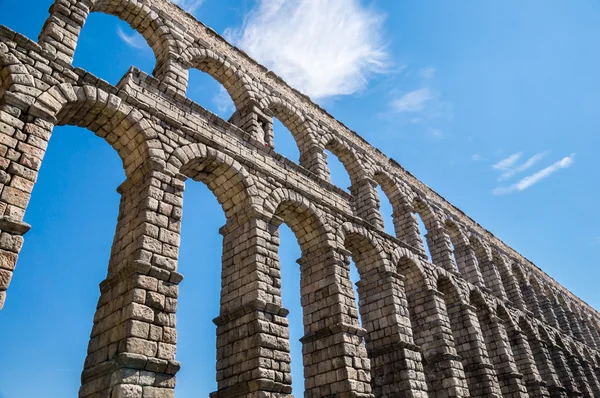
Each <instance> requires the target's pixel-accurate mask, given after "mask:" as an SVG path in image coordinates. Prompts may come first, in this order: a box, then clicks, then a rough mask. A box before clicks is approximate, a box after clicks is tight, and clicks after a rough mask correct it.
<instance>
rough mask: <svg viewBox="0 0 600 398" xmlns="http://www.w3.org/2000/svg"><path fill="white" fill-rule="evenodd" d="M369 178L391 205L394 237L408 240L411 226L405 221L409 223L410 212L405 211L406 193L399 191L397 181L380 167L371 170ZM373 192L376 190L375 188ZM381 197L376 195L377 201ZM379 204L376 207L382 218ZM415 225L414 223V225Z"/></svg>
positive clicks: (406, 209)
mask: <svg viewBox="0 0 600 398" xmlns="http://www.w3.org/2000/svg"><path fill="white" fill-rule="evenodd" d="M371 173H372V175H371V178H372V179H373V181H375V183H376V184H377V185H379V186H380V187H381V190H382V191H383V193H384V194H385V196H386V197H387V199H388V200H389V202H390V205H391V206H392V222H393V224H394V231H395V234H396V237H398V238H399V239H403V240H405V241H407V243H408V241H409V240H410V238H409V236H410V234H411V226H410V225H407V221H408V222H409V223H410V222H411V221H410V218H411V217H410V214H409V215H406V214H405V213H406V212H407V211H408V210H409V208H408V207H407V205H408V200H407V198H406V195H405V194H404V193H403V192H402V191H401V189H400V187H399V186H398V184H397V182H396V181H395V180H394V178H393V177H392V176H390V175H389V174H388V173H386V172H385V171H384V170H382V169H381V168H376V169H374V170H372V171H371ZM375 194H377V191H376V190H375ZM381 199H382V198H379V197H378V200H379V202H381ZM380 209H381V206H379V208H378V209H377V210H378V211H379V213H380V217H381V219H382V220H383V215H381V210H380ZM415 227H416V225H415ZM409 244H410V243H409Z"/></svg>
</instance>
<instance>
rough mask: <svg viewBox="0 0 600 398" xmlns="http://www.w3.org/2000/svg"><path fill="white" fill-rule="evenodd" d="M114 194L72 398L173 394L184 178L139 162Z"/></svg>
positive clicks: (166, 395) (116, 397)
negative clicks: (114, 212)
mask: <svg viewBox="0 0 600 398" xmlns="http://www.w3.org/2000/svg"><path fill="white" fill-rule="evenodd" d="M157 167H158V166H157ZM119 193H121V204H120V208H119V218H118V223H117V231H116V234H115V239H114V242H113V247H112V251H111V256H110V262H109V267H108V275H107V277H106V280H104V282H102V283H101V284H100V293H101V294H100V299H99V300H98V307H97V310H96V315H95V316H94V327H93V328H92V333H91V338H90V343H89V346H88V355H87V358H86V360H85V365H84V370H83V373H82V376H81V380H82V386H81V389H80V390H79V397H80V398H88V397H89V398H92V397H93V398H121V397H128V398H129V397H131V398H141V397H142V396H143V397H148V396H160V397H165V398H167V397H173V396H174V388H175V373H177V371H178V370H179V362H177V361H176V360H175V349H176V339H177V333H176V330H175V312H176V308H177V294H178V284H179V282H180V281H181V280H182V276H181V275H180V274H179V273H177V271H176V268H177V255H178V249H179V230H180V219H181V210H182V194H183V182H182V180H181V179H179V178H178V177H177V176H172V175H167V174H165V173H162V172H160V171H157V170H155V169H146V170H144V171H143V172H139V173H137V174H135V175H134V176H132V177H130V178H129V179H128V180H127V181H125V182H124V183H123V184H122V185H121V186H120V187H119Z"/></svg>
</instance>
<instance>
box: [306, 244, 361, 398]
mask: <svg viewBox="0 0 600 398" xmlns="http://www.w3.org/2000/svg"><path fill="white" fill-rule="evenodd" d="M298 262H299V264H300V267H301V268H300V269H301V281H300V284H301V291H302V307H303V313H304V331H305V335H304V337H303V338H302V339H301V341H302V344H303V346H302V353H303V356H304V377H305V393H304V396H305V397H310V398H317V397H331V398H349V397H365V398H366V397H372V396H373V395H372V393H371V377H370V373H371V372H370V362H369V359H368V357H367V352H366V349H365V346H364V341H363V337H364V335H365V330H364V329H362V328H361V327H360V326H359V323H358V311H357V309H356V301H355V299H354V291H353V289H352V284H351V282H350V276H349V274H350V269H349V266H348V263H347V252H346V251H345V250H334V249H332V248H329V247H324V248H321V249H317V248H315V249H311V250H310V251H309V250H306V251H304V250H303V254H302V258H301V259H300V260H298Z"/></svg>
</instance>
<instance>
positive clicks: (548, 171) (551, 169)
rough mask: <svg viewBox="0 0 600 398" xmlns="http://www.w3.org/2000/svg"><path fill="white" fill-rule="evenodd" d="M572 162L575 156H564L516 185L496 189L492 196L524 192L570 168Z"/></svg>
mask: <svg viewBox="0 0 600 398" xmlns="http://www.w3.org/2000/svg"><path fill="white" fill-rule="evenodd" d="M574 161H575V154H574V153H572V154H571V155H569V156H566V157H564V158H562V159H561V160H559V161H557V162H554V163H553V164H551V165H550V166H548V167H546V168H544V169H542V170H540V171H538V172H537V173H534V174H532V175H529V176H527V177H525V178H523V179H521V180H520V181H519V182H517V183H516V184H513V185H511V186H508V187H498V188H496V189H494V191H493V194H494V195H505V194H508V193H512V192H515V191H524V190H526V189H527V188H529V187H531V186H533V185H535V184H537V183H538V182H540V181H542V180H543V179H545V178H548V177H550V176H551V175H552V174H554V173H556V172H557V171H559V170H561V169H566V168H568V167H570V166H571V165H572V164H573V162H574Z"/></svg>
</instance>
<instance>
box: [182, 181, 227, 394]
mask: <svg viewBox="0 0 600 398" xmlns="http://www.w3.org/2000/svg"><path fill="white" fill-rule="evenodd" d="M183 203H184V205H183V216H182V220H181V246H180V249H179V259H178V265H177V270H178V272H180V273H181V274H183V275H184V279H183V281H182V282H181V283H180V285H179V286H180V289H179V297H178V306H177V360H178V361H180V362H181V370H180V371H179V372H178V373H177V386H176V389H175V392H176V394H177V396H184V397H185V396H195V395H200V396H208V394H210V393H212V392H214V391H216V390H217V381H216V377H215V372H216V371H215V362H216V358H217V352H216V346H217V345H216V336H217V335H216V325H215V324H214V323H213V321H212V320H213V319H215V318H216V317H217V316H218V315H219V294H220V290H221V255H222V250H221V248H222V246H223V238H222V236H221V235H219V233H218V232H217V231H218V230H219V228H220V227H221V226H222V225H223V224H225V215H224V213H223V210H222V208H221V206H220V205H219V203H218V201H217V200H215V197H214V195H213V194H212V192H211V191H210V189H209V188H208V187H207V186H206V185H205V184H204V183H196V182H195V181H192V180H188V181H187V182H186V187H185V192H184V195H183Z"/></svg>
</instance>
